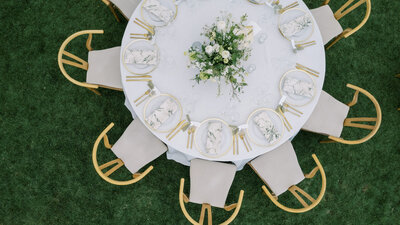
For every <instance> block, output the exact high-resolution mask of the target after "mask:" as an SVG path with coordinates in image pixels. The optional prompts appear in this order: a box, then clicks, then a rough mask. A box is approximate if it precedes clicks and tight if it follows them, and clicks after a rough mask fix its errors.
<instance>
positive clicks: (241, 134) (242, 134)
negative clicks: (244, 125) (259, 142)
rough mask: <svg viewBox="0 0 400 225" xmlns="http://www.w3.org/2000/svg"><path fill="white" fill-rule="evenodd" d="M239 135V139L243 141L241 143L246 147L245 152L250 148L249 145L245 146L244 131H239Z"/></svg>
mask: <svg viewBox="0 0 400 225" xmlns="http://www.w3.org/2000/svg"><path fill="white" fill-rule="evenodd" d="M239 137H240V139H242V142H243V144H244V147H246V150H247V152H249V151H250V149H249V147H248V146H247V144H246V141H245V140H244V133H240V134H239Z"/></svg>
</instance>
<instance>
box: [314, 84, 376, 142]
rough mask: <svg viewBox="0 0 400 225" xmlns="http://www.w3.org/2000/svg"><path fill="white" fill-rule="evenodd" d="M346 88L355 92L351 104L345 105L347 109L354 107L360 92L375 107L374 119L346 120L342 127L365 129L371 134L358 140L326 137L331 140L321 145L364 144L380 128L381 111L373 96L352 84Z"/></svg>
mask: <svg viewBox="0 0 400 225" xmlns="http://www.w3.org/2000/svg"><path fill="white" fill-rule="evenodd" d="M346 86H347V87H348V88H351V89H353V90H355V93H354V96H353V100H352V101H351V102H349V103H348V104H347V105H348V106H349V107H352V106H354V105H355V104H356V103H357V101H358V95H359V93H360V92H361V93H362V94H364V95H365V96H367V97H368V98H369V99H370V100H371V101H372V103H373V104H374V106H375V110H376V117H358V118H346V119H345V120H344V124H343V126H345V127H356V128H361V129H366V130H371V132H370V133H369V134H368V135H367V136H365V137H363V138H361V139H359V140H344V139H343V138H340V137H334V136H328V138H329V139H331V140H330V141H321V143H332V142H339V143H342V144H348V145H356V144H361V143H364V142H366V141H368V140H369V139H371V138H372V137H373V136H374V135H375V134H376V132H378V130H379V127H380V126H381V123H382V110H381V107H380V106H379V103H378V101H377V100H376V99H375V97H374V96H372V95H371V94H370V93H369V92H368V91H366V90H364V89H362V88H360V87H357V86H354V85H352V84H347V85H346ZM353 122H375V125H368V124H361V123H353Z"/></svg>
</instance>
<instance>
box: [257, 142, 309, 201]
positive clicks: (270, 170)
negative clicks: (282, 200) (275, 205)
mask: <svg viewBox="0 0 400 225" xmlns="http://www.w3.org/2000/svg"><path fill="white" fill-rule="evenodd" d="M250 165H251V167H252V168H253V169H254V170H255V171H256V173H257V174H258V176H260V177H261V179H262V180H263V181H264V183H266V184H267V185H268V187H269V188H270V189H271V190H272V192H273V193H274V194H275V195H276V196H279V195H280V194H282V193H284V192H286V191H287V190H288V189H289V187H291V186H292V185H296V184H298V183H300V182H301V181H302V180H304V174H303V172H302V170H301V168H300V165H299V162H298V161H297V156H296V153H295V151H294V149H293V146H292V143H291V142H290V141H288V142H286V143H284V144H282V145H281V146H279V147H278V148H276V149H274V150H272V151H270V152H267V153H265V154H263V155H261V156H259V157H257V158H256V159H254V160H253V161H251V162H250Z"/></svg>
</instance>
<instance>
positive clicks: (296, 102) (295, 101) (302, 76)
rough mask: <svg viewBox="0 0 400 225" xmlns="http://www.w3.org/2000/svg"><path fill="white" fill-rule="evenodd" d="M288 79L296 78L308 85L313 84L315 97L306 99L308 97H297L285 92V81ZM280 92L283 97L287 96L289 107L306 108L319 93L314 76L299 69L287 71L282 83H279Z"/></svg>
mask: <svg viewBox="0 0 400 225" xmlns="http://www.w3.org/2000/svg"><path fill="white" fill-rule="evenodd" d="M286 78H294V79H297V80H301V81H305V82H308V83H311V84H312V86H313V87H314V91H313V95H312V97H306V96H300V95H296V94H290V93H287V92H284V91H283V85H284V81H285V79H286ZM279 91H280V93H281V95H282V96H283V95H285V96H286V102H287V103H288V104H289V105H292V106H305V105H307V104H309V103H310V102H311V101H312V100H313V99H314V97H315V95H316V93H317V87H316V86H315V82H314V79H313V78H312V76H311V75H310V74H308V73H306V72H305V71H303V70H298V69H293V70H289V71H287V72H286V73H285V74H284V75H283V76H282V78H281V81H280V83H279Z"/></svg>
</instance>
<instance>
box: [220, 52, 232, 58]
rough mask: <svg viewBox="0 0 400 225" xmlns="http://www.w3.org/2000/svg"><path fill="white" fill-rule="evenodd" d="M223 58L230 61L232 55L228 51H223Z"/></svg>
mask: <svg viewBox="0 0 400 225" xmlns="http://www.w3.org/2000/svg"><path fill="white" fill-rule="evenodd" d="M221 56H222V58H224V59H229V57H230V56H231V53H229V52H228V51H226V50H225V51H222V53H221Z"/></svg>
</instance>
